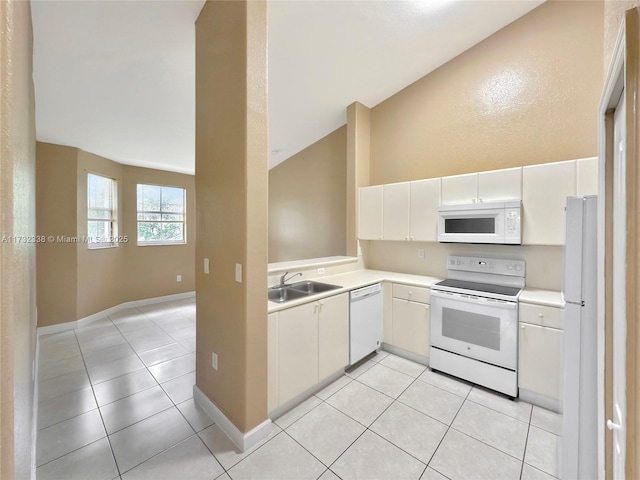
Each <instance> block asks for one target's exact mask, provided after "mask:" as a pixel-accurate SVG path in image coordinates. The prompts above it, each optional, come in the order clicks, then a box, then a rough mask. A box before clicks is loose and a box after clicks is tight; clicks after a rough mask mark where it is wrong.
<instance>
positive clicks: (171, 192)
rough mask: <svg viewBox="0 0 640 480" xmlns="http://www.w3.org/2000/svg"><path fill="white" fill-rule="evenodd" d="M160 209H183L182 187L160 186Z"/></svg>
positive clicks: (175, 210)
mask: <svg viewBox="0 0 640 480" xmlns="http://www.w3.org/2000/svg"><path fill="white" fill-rule="evenodd" d="M162 211H163V212H180V213H182V212H183V211H184V189H183V188H175V187H162Z"/></svg>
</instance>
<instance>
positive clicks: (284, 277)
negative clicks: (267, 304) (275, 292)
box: [278, 272, 302, 287]
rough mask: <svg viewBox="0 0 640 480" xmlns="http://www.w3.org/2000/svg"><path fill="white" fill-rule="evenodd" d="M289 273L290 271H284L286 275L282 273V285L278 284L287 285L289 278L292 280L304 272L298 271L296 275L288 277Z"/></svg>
mask: <svg viewBox="0 0 640 480" xmlns="http://www.w3.org/2000/svg"><path fill="white" fill-rule="evenodd" d="M287 275H289V272H284V275H282V276H281V277H280V285H278V287H286V286H287V284H286V283H285V282H286V281H287V280H291V279H292V278H295V277H297V276H298V275H302V272H298V273H296V274H294V275H292V276H291V277H289V278H287Z"/></svg>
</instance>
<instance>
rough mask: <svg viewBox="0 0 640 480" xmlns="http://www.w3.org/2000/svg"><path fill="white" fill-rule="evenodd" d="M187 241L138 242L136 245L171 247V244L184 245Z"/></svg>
mask: <svg viewBox="0 0 640 480" xmlns="http://www.w3.org/2000/svg"><path fill="white" fill-rule="evenodd" d="M186 244H187V242H157V243H156V242H152V243H140V242H138V243H137V244H136V246H138V247H171V246H176V245H177V246H180V245H186Z"/></svg>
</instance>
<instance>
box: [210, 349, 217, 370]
mask: <svg viewBox="0 0 640 480" xmlns="http://www.w3.org/2000/svg"><path fill="white" fill-rule="evenodd" d="M211 366H212V367H213V369H214V370H218V354H217V353H216V352H211Z"/></svg>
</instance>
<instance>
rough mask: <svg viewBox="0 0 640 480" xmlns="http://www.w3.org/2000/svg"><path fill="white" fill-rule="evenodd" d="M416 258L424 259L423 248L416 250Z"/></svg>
mask: <svg viewBox="0 0 640 480" xmlns="http://www.w3.org/2000/svg"><path fill="white" fill-rule="evenodd" d="M418 258H424V248H419V249H418Z"/></svg>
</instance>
